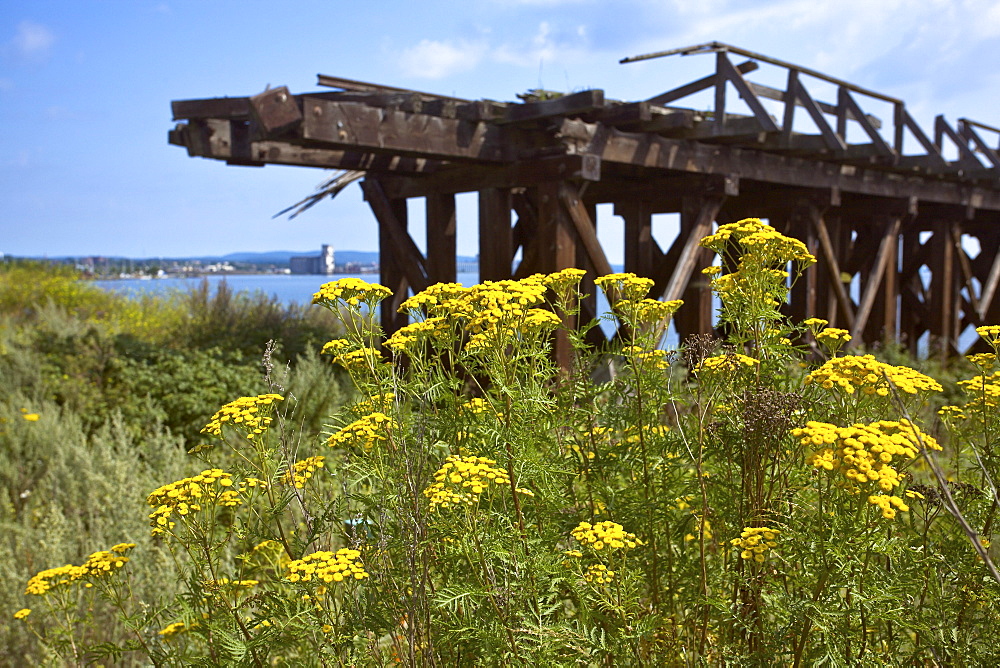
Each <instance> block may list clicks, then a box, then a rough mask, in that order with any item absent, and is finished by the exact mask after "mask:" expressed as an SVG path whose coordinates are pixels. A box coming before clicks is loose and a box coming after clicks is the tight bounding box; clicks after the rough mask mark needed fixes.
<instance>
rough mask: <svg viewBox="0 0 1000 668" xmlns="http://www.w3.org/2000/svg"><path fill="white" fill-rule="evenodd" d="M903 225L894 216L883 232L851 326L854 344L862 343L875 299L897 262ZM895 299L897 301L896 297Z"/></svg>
mask: <svg viewBox="0 0 1000 668" xmlns="http://www.w3.org/2000/svg"><path fill="white" fill-rule="evenodd" d="M901 224H902V221H901V220H900V219H899V217H897V216H893V217H892V218H890V219H889V221H888V222H887V223H886V224H885V226H884V228H883V230H882V241H881V242H880V243H879V247H878V252H877V253H876V254H875V261H874V262H873V264H872V268H871V272H870V273H869V275H868V281H867V282H866V284H865V289H864V293H863V294H862V295H861V300H860V302H859V303H858V310H857V311H856V312H855V314H854V321H853V323H852V324H851V329H850V331H851V340H852V342H854V343H860V342H861V334H862V332H864V330H865V327H866V326H867V325H868V317H869V316H870V315H871V312H872V306H874V304H875V298H876V297H877V296H878V291H879V288H880V287H881V285H882V282H883V278H884V277H885V274H886V270H887V269H888V267H889V264H890V263H893V264H895V263H896V262H897V259H898V258H897V247H898V246H899V229H900V225H901ZM893 299H895V297H894V296H893Z"/></svg>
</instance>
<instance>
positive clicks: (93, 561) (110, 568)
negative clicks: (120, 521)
mask: <svg viewBox="0 0 1000 668" xmlns="http://www.w3.org/2000/svg"><path fill="white" fill-rule="evenodd" d="M134 547H135V543H118V544H117V545H115V546H114V547H112V548H111V549H110V550H102V551H100V552H94V553H93V554H92V555H90V557H89V558H88V559H87V561H85V562H84V563H83V564H82V565H80V566H74V565H73V564H66V565H65V566H58V567H56V568H47V569H45V570H44V571H41V572H39V573H36V574H35V575H33V576H32V577H31V579H30V580H28V584H27V585H26V587H25V589H24V593H25V594H32V595H34V596H43V595H44V594H47V593H48V592H49V591H51V590H52V589H54V588H55V587H69V586H72V585H74V584H76V583H77V582H78V581H80V580H82V579H84V578H100V577H103V576H105V575H109V574H112V573H114V572H115V571H116V570H118V569H120V568H121V567H122V566H124V565H125V564H126V563H128V557H127V556H125V555H126V554H127V553H128V552H129V551H130V550H131V549H132V548H134ZM87 586H88V587H89V586H90V585H89V584H88V585H87ZM29 612H30V611H29ZM27 616H28V613H25V614H24V617H27ZM18 619H23V617H19V618H18Z"/></svg>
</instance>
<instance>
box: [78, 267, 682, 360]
mask: <svg viewBox="0 0 1000 668" xmlns="http://www.w3.org/2000/svg"><path fill="white" fill-rule="evenodd" d="M348 277H355V278H361V279H364V280H366V281H368V282H369V283H377V282H378V274H335V275H333V276H318V275H292V274H236V275H232V274H230V275H219V274H210V275H206V276H204V277H198V278H156V279H139V278H120V279H115V280H110V281H93V284H94V285H96V286H98V287H100V288H103V289H105V290H111V291H114V292H120V293H122V294H125V295H141V294H143V293H152V294H156V293H167V292H170V291H172V290H179V291H182V292H187V291H189V290H192V289H194V288H197V287H198V286H199V285H200V283H201V281H202V280H206V281H208V285H209V287H210V289H211V290H212V292H213V293H214V292H215V291H216V290H217V289H218V286H219V284H220V283H222V282H223V281H225V283H226V285H228V286H229V287H230V288H231V289H232V290H233V291H234V292H251V293H253V292H262V293H264V294H265V295H267V296H269V297H271V296H273V297H274V298H275V299H277V300H278V301H279V302H280V303H282V304H284V305H286V306H287V305H291V304H293V303H297V304H309V303H310V302H311V301H312V296H313V293H315V292H316V291H317V290H319V287H320V286H321V285H323V284H324V283H328V282H330V281H334V280H337V279H339V278H348ZM457 281H458V282H459V283H461V284H462V285H465V286H470V285H475V284H476V283H478V282H479V274H478V273H461V274H458V276H457ZM597 309H598V311H599V312H601V313H606V312H607V311H608V302H607V300H606V299H605V298H604V294H603V293H602V292H600V291H598V293H597ZM600 327H601V329H602V330H603V331H604V333H605V334H607V335H610V334H612V333H613V332H614V329H615V327H614V324H613V323H612V322H611V321H609V320H601V324H600ZM665 344H666V347H668V348H670V347H674V346H676V345H677V333H676V331H675V330H674V326H673V323H671V324H670V328H669V329H668V330H667V334H666V338H665Z"/></svg>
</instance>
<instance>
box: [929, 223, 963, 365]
mask: <svg viewBox="0 0 1000 668" xmlns="http://www.w3.org/2000/svg"><path fill="white" fill-rule="evenodd" d="M951 224H953V223H950V222H949V221H942V220H937V221H934V224H933V232H934V236H933V237H932V238H931V240H930V243H931V244H932V246H931V249H930V250H931V262H930V270H931V300H930V314H931V318H930V319H931V321H930V332H931V350H930V351H929V352H930V353H934V352H936V353H937V354H939V355H940V356H942V357H946V356H947V355H949V354H951V350H952V348H953V347H954V345H955V343H956V342H957V339H958V323H957V319H958V310H957V308H956V302H957V299H958V295H957V292H958V291H957V290H956V287H957V283H956V281H955V247H954V244H953V242H952V238H951V230H950V229H949V225H951Z"/></svg>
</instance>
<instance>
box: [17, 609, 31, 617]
mask: <svg viewBox="0 0 1000 668" xmlns="http://www.w3.org/2000/svg"><path fill="white" fill-rule="evenodd" d="M30 614H31V608H21V609H20V610H18V611H17V612H15V613H14V619H25V618H27V616H28V615H30Z"/></svg>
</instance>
